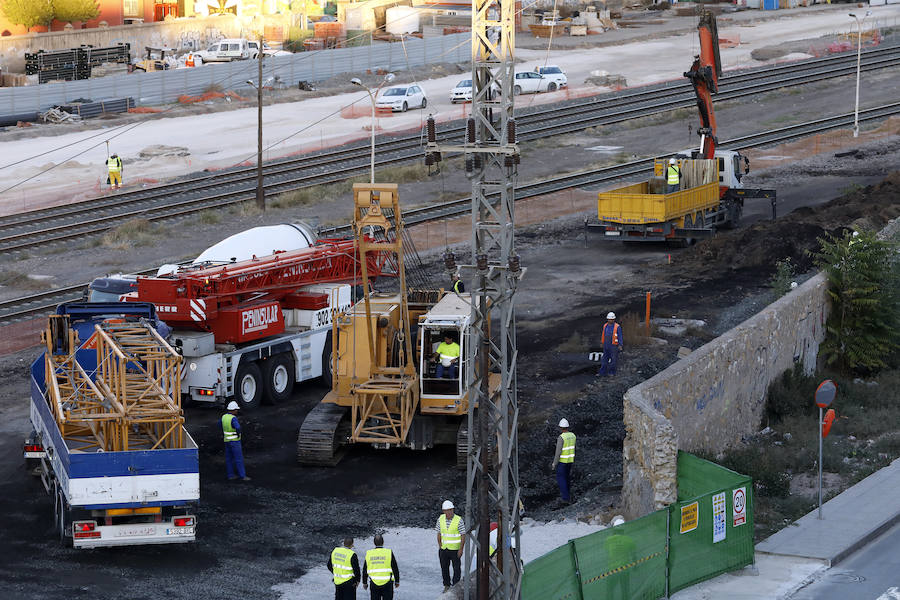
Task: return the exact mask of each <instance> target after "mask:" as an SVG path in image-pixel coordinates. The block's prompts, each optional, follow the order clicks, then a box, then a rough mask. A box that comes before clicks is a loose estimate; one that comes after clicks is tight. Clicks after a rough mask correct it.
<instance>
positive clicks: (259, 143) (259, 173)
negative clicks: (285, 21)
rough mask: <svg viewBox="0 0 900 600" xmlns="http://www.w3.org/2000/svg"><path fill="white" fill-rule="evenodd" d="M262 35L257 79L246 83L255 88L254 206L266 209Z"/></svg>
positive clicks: (261, 37)
mask: <svg viewBox="0 0 900 600" xmlns="http://www.w3.org/2000/svg"><path fill="white" fill-rule="evenodd" d="M263 54H264V52H263V36H259V54H258V55H257V57H258V58H259V79H258V81H257V83H253V80H252V79H248V80H247V83H249V84H250V85H252V86H253V87H255V88H256V106H257V117H256V207H257V208H259V209H260V210H261V211H265V210H266V193H265V191H264V190H263V157H262V155H263V136H262V125H263V119H262V109H263Z"/></svg>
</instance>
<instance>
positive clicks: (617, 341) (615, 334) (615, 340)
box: [600, 323, 622, 346]
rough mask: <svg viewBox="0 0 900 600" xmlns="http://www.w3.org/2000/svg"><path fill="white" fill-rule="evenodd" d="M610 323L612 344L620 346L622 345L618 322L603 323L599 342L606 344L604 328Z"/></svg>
mask: <svg viewBox="0 0 900 600" xmlns="http://www.w3.org/2000/svg"><path fill="white" fill-rule="evenodd" d="M610 325H612V345H613V346H621V345H622V326H621V325H619V324H618V323H606V324H604V325H603V329H602V331H601V333H600V343H601V344H603V345H606V330H607V329H608V328H609V326H610Z"/></svg>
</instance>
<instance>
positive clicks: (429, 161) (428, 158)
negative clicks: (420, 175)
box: [425, 152, 434, 167]
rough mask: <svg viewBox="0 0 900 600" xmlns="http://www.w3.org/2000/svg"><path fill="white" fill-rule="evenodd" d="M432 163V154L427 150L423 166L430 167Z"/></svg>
mask: <svg viewBox="0 0 900 600" xmlns="http://www.w3.org/2000/svg"><path fill="white" fill-rule="evenodd" d="M433 164H434V154H432V153H431V152H429V153H427V154H426V155H425V166H426V167H430V166H431V165H433Z"/></svg>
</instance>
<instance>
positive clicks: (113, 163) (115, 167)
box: [106, 156, 122, 173]
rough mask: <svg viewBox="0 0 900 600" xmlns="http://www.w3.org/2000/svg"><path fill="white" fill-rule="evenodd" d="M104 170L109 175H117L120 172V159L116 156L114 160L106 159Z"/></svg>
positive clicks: (111, 158)
mask: <svg viewBox="0 0 900 600" xmlns="http://www.w3.org/2000/svg"><path fill="white" fill-rule="evenodd" d="M106 169H107V170H108V171H109V172H110V173H118V172H119V171H121V170H122V159H121V158H119V157H118V156H117V157H115V158H113V157H109V158H108V159H106Z"/></svg>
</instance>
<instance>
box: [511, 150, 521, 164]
mask: <svg viewBox="0 0 900 600" xmlns="http://www.w3.org/2000/svg"><path fill="white" fill-rule="evenodd" d="M521 161H522V157H521V156H520V155H519V153H518V152H517V153H516V154H513V162H514V163H516V164H519V163H520V162H521Z"/></svg>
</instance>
